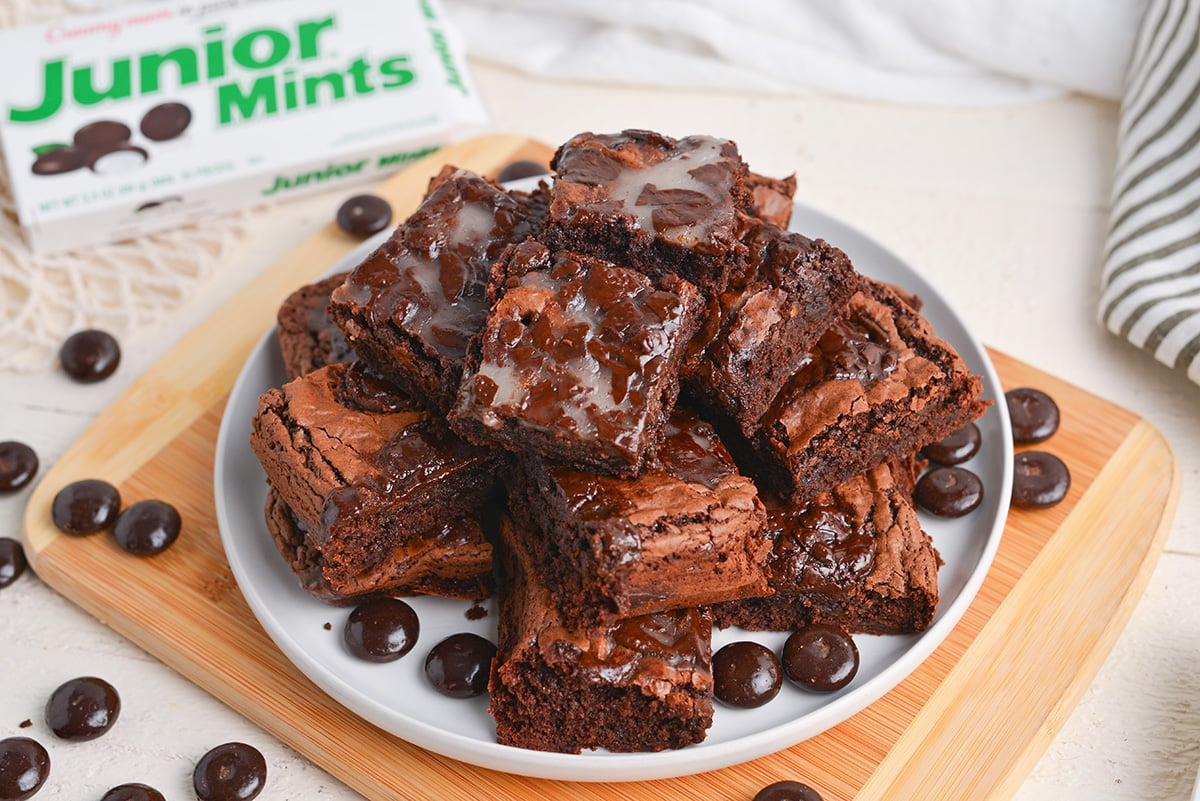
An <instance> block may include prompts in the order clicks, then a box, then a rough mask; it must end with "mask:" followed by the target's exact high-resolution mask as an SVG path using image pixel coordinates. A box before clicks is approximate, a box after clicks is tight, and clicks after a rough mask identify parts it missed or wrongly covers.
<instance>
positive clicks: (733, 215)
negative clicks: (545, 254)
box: [543, 130, 751, 292]
mask: <svg viewBox="0 0 1200 801" xmlns="http://www.w3.org/2000/svg"><path fill="white" fill-rule="evenodd" d="M550 166H551V167H553V168H554V169H555V171H556V176H555V181H554V186H553V188H552V189H551V198H552V200H551V204H550V216H549V218H548V219H547V221H546V230H545V233H544V234H543V237H544V241H545V242H546V244H548V245H549V246H550V247H551V248H553V249H562V250H572V251H576V252H579V253H587V254H589V255H592V256H597V257H600V258H603V259H608V260H609V261H615V262H618V263H620V264H624V265H627V266H629V267H632V268H634V269H636V270H639V271H641V272H644V273H645V274H646V275H649V276H651V277H652V278H661V277H662V276H664V275H666V274H668V273H675V274H676V275H678V276H680V277H681V278H683V279H685V280H688V281H691V282H692V283H693V284H695V285H696V286H698V287H700V288H701V289H703V290H705V291H714V292H719V291H721V290H722V289H724V288H725V286H726V284H727V283H728V282H729V278H730V276H731V275H735V274H737V273H740V272H741V271H742V270H743V269H744V266H745V261H746V249H745V246H743V245H742V243H741V241H740V240H739V239H738V212H739V209H743V208H747V207H748V206H749V205H750V203H751V199H750V196H749V194H748V193H747V191H746V189H745V187H744V185H743V181H744V179H745V177H746V165H745V163H744V162H743V161H742V158H741V156H740V155H739V154H738V150H737V145H736V144H734V143H733V142H731V141H729V140H727V139H717V138H714V137H711V136H688V137H685V138H683V139H673V138H671V137H669V136H663V135H662V134H657V133H653V132H651V131H638V130H627V131H622V132H621V133H617V134H594V133H582V134H579V135H578V136H575V137H573V138H572V139H570V140H569V141H568V142H566V143H565V144H564V145H563V146H562V147H560V148H559V149H558V152H557V153H555V155H554V159H553V160H552V161H551V165H550Z"/></svg>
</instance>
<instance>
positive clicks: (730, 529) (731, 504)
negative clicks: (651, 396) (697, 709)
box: [509, 410, 770, 628]
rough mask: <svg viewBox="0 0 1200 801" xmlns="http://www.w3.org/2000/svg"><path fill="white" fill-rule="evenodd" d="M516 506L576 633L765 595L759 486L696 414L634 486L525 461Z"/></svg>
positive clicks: (684, 419)
mask: <svg viewBox="0 0 1200 801" xmlns="http://www.w3.org/2000/svg"><path fill="white" fill-rule="evenodd" d="M509 505H510V509H511V510H512V514H513V516H514V518H515V519H516V521H517V523H518V526H517V531H518V532H519V534H520V535H522V536H525V537H527V538H528V539H529V541H528V542H527V543H526V544H525V546H524V547H526V548H527V549H528V550H529V551H530V552H531V553H533V554H535V558H536V559H537V561H538V568H539V573H540V575H541V576H542V579H543V581H545V582H546V584H547V587H548V588H549V591H550V593H551V594H552V595H553V597H554V599H555V603H556V604H557V605H558V607H559V612H560V614H561V615H562V616H563V619H564V620H566V621H567V623H568V624H569V625H571V626H573V627H577V628H587V627H592V626H597V625H607V624H609V623H612V622H613V621H615V620H619V619H621V618H626V617H632V616H636V615H642V614H648V613H651V612H657V611H662V610H666V609H674V608H680V607H686V606H699V605H703V604H708V603H714V602H716V601H722V600H730V599H733V598H742V597H746V596H753V595H762V594H764V592H766V591H767V585H766V581H765V579H764V576H763V573H762V568H761V565H762V562H763V560H764V558H765V557H766V554H767V551H768V550H769V549H770V542H769V540H768V539H767V538H766V536H765V532H764V529H763V526H764V521H765V518H766V512H765V510H764V509H763V505H762V503H761V502H760V501H759V498H758V490H757V488H756V487H755V485H754V483H753V482H752V481H751V480H750V479H749V478H746V477H745V476H742V475H739V474H738V473H737V471H736V468H735V466H734V464H733V460H732V458H731V457H730V455H729V452H728V451H726V450H725V448H724V447H723V446H722V445H721V443H720V441H719V440H718V439H717V437H716V434H715V433H714V431H713V429H712V427H711V426H709V425H708V424H707V423H704V422H703V421H701V420H700V419H699V418H698V417H696V416H695V414H694V413H692V412H689V411H685V410H677V411H676V413H675V414H674V415H673V416H672V418H671V422H670V424H669V425H668V428H667V432H666V437H665V439H664V440H663V444H662V447H661V448H660V449H659V451H658V454H657V455H656V457H655V463H654V464H653V465H652V466H648V467H647V468H646V470H644V471H643V472H642V474H641V475H640V476H639V477H637V478H635V479H623V478H616V477H613V476H598V475H594V474H591V473H585V472H581V471H579V470H575V469H572V468H571V467H568V466H565V465H562V464H560V463H555V462H552V461H549V460H547V459H543V458H541V457H538V456H529V457H525V458H522V459H521V460H520V469H519V470H516V471H514V474H513V476H512V478H511V479H510V483H509Z"/></svg>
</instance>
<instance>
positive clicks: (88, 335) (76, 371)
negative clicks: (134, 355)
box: [58, 328, 121, 384]
mask: <svg viewBox="0 0 1200 801" xmlns="http://www.w3.org/2000/svg"><path fill="white" fill-rule="evenodd" d="M58 355H59V358H60V359H61V360H62V367H63V372H65V373H66V374H67V375H69V376H70V377H71V378H73V379H75V380H76V381H78V382H80V383H81V384H94V383H96V382H97V381H103V380H104V379H106V378H108V377H109V376H110V375H112V374H113V372H114V371H115V370H116V369H117V365H118V364H120V363H121V346H120V345H118V344H117V340H116V337H114V336H113V335H112V334H110V333H108V332H107V331H100V330H97V329H95V328H89V329H87V330H86V331H78V332H76V333H74V334H71V336H69V337H67V340H66V342H63V344H62V348H61V349H60V350H59V352H58Z"/></svg>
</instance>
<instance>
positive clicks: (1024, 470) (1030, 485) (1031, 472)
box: [1012, 451, 1071, 509]
mask: <svg viewBox="0 0 1200 801" xmlns="http://www.w3.org/2000/svg"><path fill="white" fill-rule="evenodd" d="M1070 488H1071V472H1070V471H1069V470H1068V469H1067V466H1066V465H1065V464H1064V463H1063V460H1062V459H1059V458H1058V457H1057V456H1055V455H1054V454H1052V453H1046V452H1045V451H1023V452H1021V453H1018V454H1017V455H1016V456H1015V457H1014V458H1013V490H1012V502H1013V503H1015V504H1016V505H1017V506H1022V507H1024V508H1026V509H1045V508H1046V507H1048V506H1054V505H1055V504H1056V503H1058V502H1059V501H1061V500H1062V499H1063V498H1065V497H1067V490H1069V489H1070Z"/></svg>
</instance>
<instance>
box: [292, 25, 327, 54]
mask: <svg viewBox="0 0 1200 801" xmlns="http://www.w3.org/2000/svg"><path fill="white" fill-rule="evenodd" d="M332 27H334V21H333V17H332V16H329V17H326V18H325V19H322V20H316V21H314V22H301V23H300V24H299V25H298V26H297V28H296V32H297V38H299V39H300V58H301V59H309V58H316V57H317V56H319V55H321V44H320V42H318V41H317V37H318V35H319V34H320V33H321V31H324V30H327V29H329V28H332Z"/></svg>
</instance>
